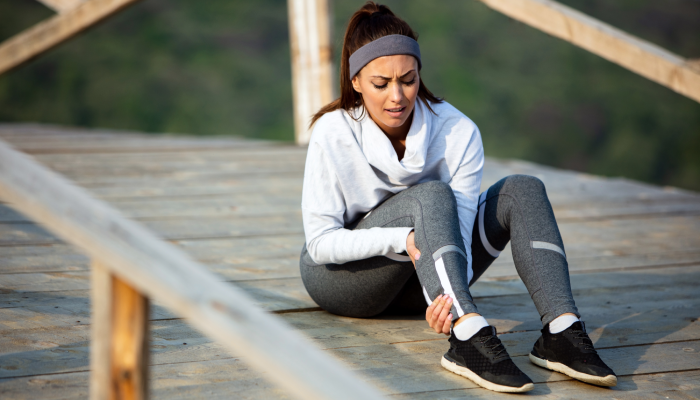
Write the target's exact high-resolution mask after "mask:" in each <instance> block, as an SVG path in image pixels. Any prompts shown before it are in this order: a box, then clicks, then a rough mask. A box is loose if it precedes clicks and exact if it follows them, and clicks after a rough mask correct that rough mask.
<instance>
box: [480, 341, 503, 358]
mask: <svg viewBox="0 0 700 400" xmlns="http://www.w3.org/2000/svg"><path fill="white" fill-rule="evenodd" d="M494 339H495V340H496V343H491V344H488V342H489V341H491V340H494ZM479 342H480V343H481V344H483V345H484V347H487V348H489V349H491V351H490V353H493V352H495V351H496V349H498V351H497V352H496V355H495V356H494V358H496V357H498V356H499V355H500V354H501V353H504V352H505V351H506V348H505V346H503V343H501V339H499V338H498V337H497V336H489V337H488V338H485V339H483V340H479ZM499 346H500V349H499Z"/></svg>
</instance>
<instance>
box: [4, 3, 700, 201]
mask: <svg viewBox="0 0 700 400" xmlns="http://www.w3.org/2000/svg"><path fill="white" fill-rule="evenodd" d="M562 2H563V3H565V4H568V5H570V6H572V7H574V8H576V9H579V10H581V11H583V12H585V13H588V14H589V15H592V16H594V17H596V18H598V19H601V20H603V21H604V22H608V23H610V24H612V25H614V26H616V27H618V28H621V29H623V30H626V31H628V32H630V33H632V34H634V35H637V36H640V37H642V38H643V39H646V40H649V41H651V42H652V43H655V44H658V45H661V46H662V47H665V48H667V49H669V50H671V51H673V52H676V53H677V54H679V55H681V56H684V57H689V58H700V23H699V22H698V21H700V2H699V1H696V0H666V1H652V0H563V1H562ZM332 3H333V11H334V16H335V19H334V43H335V46H336V48H335V50H336V51H335V53H336V54H338V53H339V52H338V50H339V48H340V45H341V41H342V35H343V31H344V28H345V23H346V22H347V19H348V18H349V16H350V15H351V14H352V13H353V12H354V11H355V10H356V9H357V8H358V7H359V6H360V5H361V4H362V1H348V0H344V1H340V0H335V1H332ZM384 3H385V4H387V5H389V6H390V7H391V8H392V9H393V10H394V11H395V12H396V13H397V14H398V15H399V16H401V17H403V18H404V19H405V20H407V21H408V22H409V23H410V24H411V25H412V26H413V28H414V29H415V30H416V31H418V33H419V34H420V40H419V42H420V43H421V51H422V53H423V66H424V67H423V71H422V77H423V79H424V81H425V82H426V83H427V84H428V86H429V87H430V89H431V90H432V91H433V92H434V93H435V94H437V95H439V96H443V97H445V99H446V100H447V101H449V102H450V103H452V104H453V105H455V106H456V107H457V108H458V109H460V110H462V111H463V112H464V113H465V114H466V115H468V116H469V117H470V118H472V119H473V120H474V121H475V122H476V123H477V124H478V125H479V127H480V129H481V133H482V136H483V139H484V146H485V149H486V153H487V155H490V156H495V157H503V158H520V159H526V160H531V161H535V162H538V163H542V164H547V165H552V166H557V167H563V168H569V169H574V170H578V171H585V172H589V173H593V174H601V175H609V176H626V177H629V178H634V179H640V180H644V181H648V182H654V183H658V184H664V185H673V186H679V187H685V188H690V189H695V190H700V104H698V103H696V102H694V101H692V100H689V99H687V98H685V97H683V96H681V95H678V94H676V93H674V92H672V91H671V90H669V89H666V88H664V87H662V86H660V85H658V84H656V83H653V82H650V81H648V80H646V79H645V78H642V77H640V76H638V75H636V74H634V73H631V72H629V71H627V70H625V69H623V68H621V67H618V66H617V65H615V64H612V63H610V62H608V61H606V60H603V59H601V58H599V57H597V56H595V55H592V54H590V53H588V52H586V51H584V50H581V49H579V48H577V47H574V46H572V45H570V44H568V43H565V42H563V41H561V40H559V39H555V38H552V37H550V36H548V35H546V34H544V33H542V32H540V31H537V30H535V29H532V28H530V27H528V26H525V25H523V24H521V23H519V22H516V21H513V20H511V19H509V18H508V17H505V16H503V15H501V14H499V13H497V12H495V11H492V10H491V9H489V8H487V7H486V6H484V5H483V4H481V3H479V2H477V1H474V0H443V1H440V2H426V1H419V0H401V1H400V0H387V1H385V2H384ZM50 15H52V13H51V12H50V11H49V10H48V9H46V8H45V7H44V6H42V5H41V4H39V3H38V2H36V1H34V0H0V39H5V38H8V37H10V36H12V35H13V34H16V33H17V32H20V31H21V30H22V29H25V28H27V27H29V26H32V25H33V24H34V23H36V22H38V21H40V20H42V19H45V18H47V17H49V16H50ZM288 40H289V39H288V27H287V9H286V2H285V1H282V0H258V1H256V2H249V1H240V0H208V1H202V2H195V1H184V0H167V1H166V0H146V1H144V2H142V3H138V4H136V5H135V6H132V7H130V8H129V9H127V10H125V11H123V12H121V13H120V14H118V15H116V16H114V17H112V18H110V19H109V20H107V21H106V22H104V23H102V24H100V25H99V26H97V27H94V28H92V29H91V30H89V31H88V32H87V33H86V34H82V35H80V36H79V37H78V38H75V39H73V40H71V41H70V42H67V43H65V44H63V45H61V46H60V47H58V48H57V49H54V50H52V51H50V52H48V53H47V54H44V55H42V56H41V57H39V58H38V59H37V60H34V61H32V62H30V63H28V64H26V65H24V66H22V67H21V68H18V69H16V70H14V71H11V72H9V73H7V74H5V75H4V76H1V77H0V121H4V122H20V121H32V122H44V123H55V124H65V125H78V126H86V127H103V128H118V129H132V130H141V131H148V132H169V133H188V134H206V135H213V134H216V135H229V134H232V135H241V136H248V137H257V138H268V139H278V140H293V137H294V134H293V125H292V105H291V102H292V100H291V98H292V97H291V78H290V77H291V72H290V66H289V45H288ZM336 65H337V64H336Z"/></svg>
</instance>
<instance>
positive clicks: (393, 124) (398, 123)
mask: <svg viewBox="0 0 700 400" xmlns="http://www.w3.org/2000/svg"><path fill="white" fill-rule="evenodd" d="M407 119H408V118H404V119H401V120H397V119H391V120H389V121H382V122H383V123H384V125H386V126H388V127H390V128H398V127H400V126H402V125H403V124H405V123H406V120H407Z"/></svg>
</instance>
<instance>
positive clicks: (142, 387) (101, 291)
mask: <svg viewBox="0 0 700 400" xmlns="http://www.w3.org/2000/svg"><path fill="white" fill-rule="evenodd" d="M148 303H149V302H148V299H147V298H146V297H144V296H143V295H141V294H140V293H139V292H137V291H136V290H135V289H134V288H133V287H131V286H129V285H128V284H127V283H126V282H124V281H122V280H121V279H119V278H117V277H115V276H114V275H113V274H112V273H111V272H109V270H108V269H107V268H106V267H104V266H102V265H101V264H100V263H99V262H93V263H92V343H91V351H92V354H91V358H90V367H91V370H92V375H91V377H90V398H91V399H92V400H122V399H124V400H127V399H128V400H145V399H147V398H148V353H149V348H148V309H149V304H148Z"/></svg>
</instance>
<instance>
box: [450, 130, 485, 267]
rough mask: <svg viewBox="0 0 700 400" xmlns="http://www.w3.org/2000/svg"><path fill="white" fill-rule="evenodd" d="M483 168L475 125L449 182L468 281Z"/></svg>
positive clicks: (478, 135)
mask: <svg viewBox="0 0 700 400" xmlns="http://www.w3.org/2000/svg"><path fill="white" fill-rule="evenodd" d="M472 124H473V123H472ZM483 168H484V147H483V144H482V142H481V134H480V133H479V129H478V128H477V127H476V125H473V131H472V135H471V138H470V140H469V144H468V146H467V148H466V151H465V152H464V155H463V157H462V161H461V162H460V164H459V167H458V169H457V171H456V172H455V174H454V175H453V177H452V180H451V181H450V187H451V188H452V191H453V192H454V194H455V198H456V199H457V213H458V215H459V228H460V231H461V232H462V238H463V240H464V246H465V248H466V250H467V256H468V262H469V280H470V281H471V278H472V276H471V274H472V268H471V265H472V253H471V248H472V230H473V228H474V220H475V219H476V215H477V211H478V210H477V207H478V202H479V191H480V190H481V177H482V174H483Z"/></svg>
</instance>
